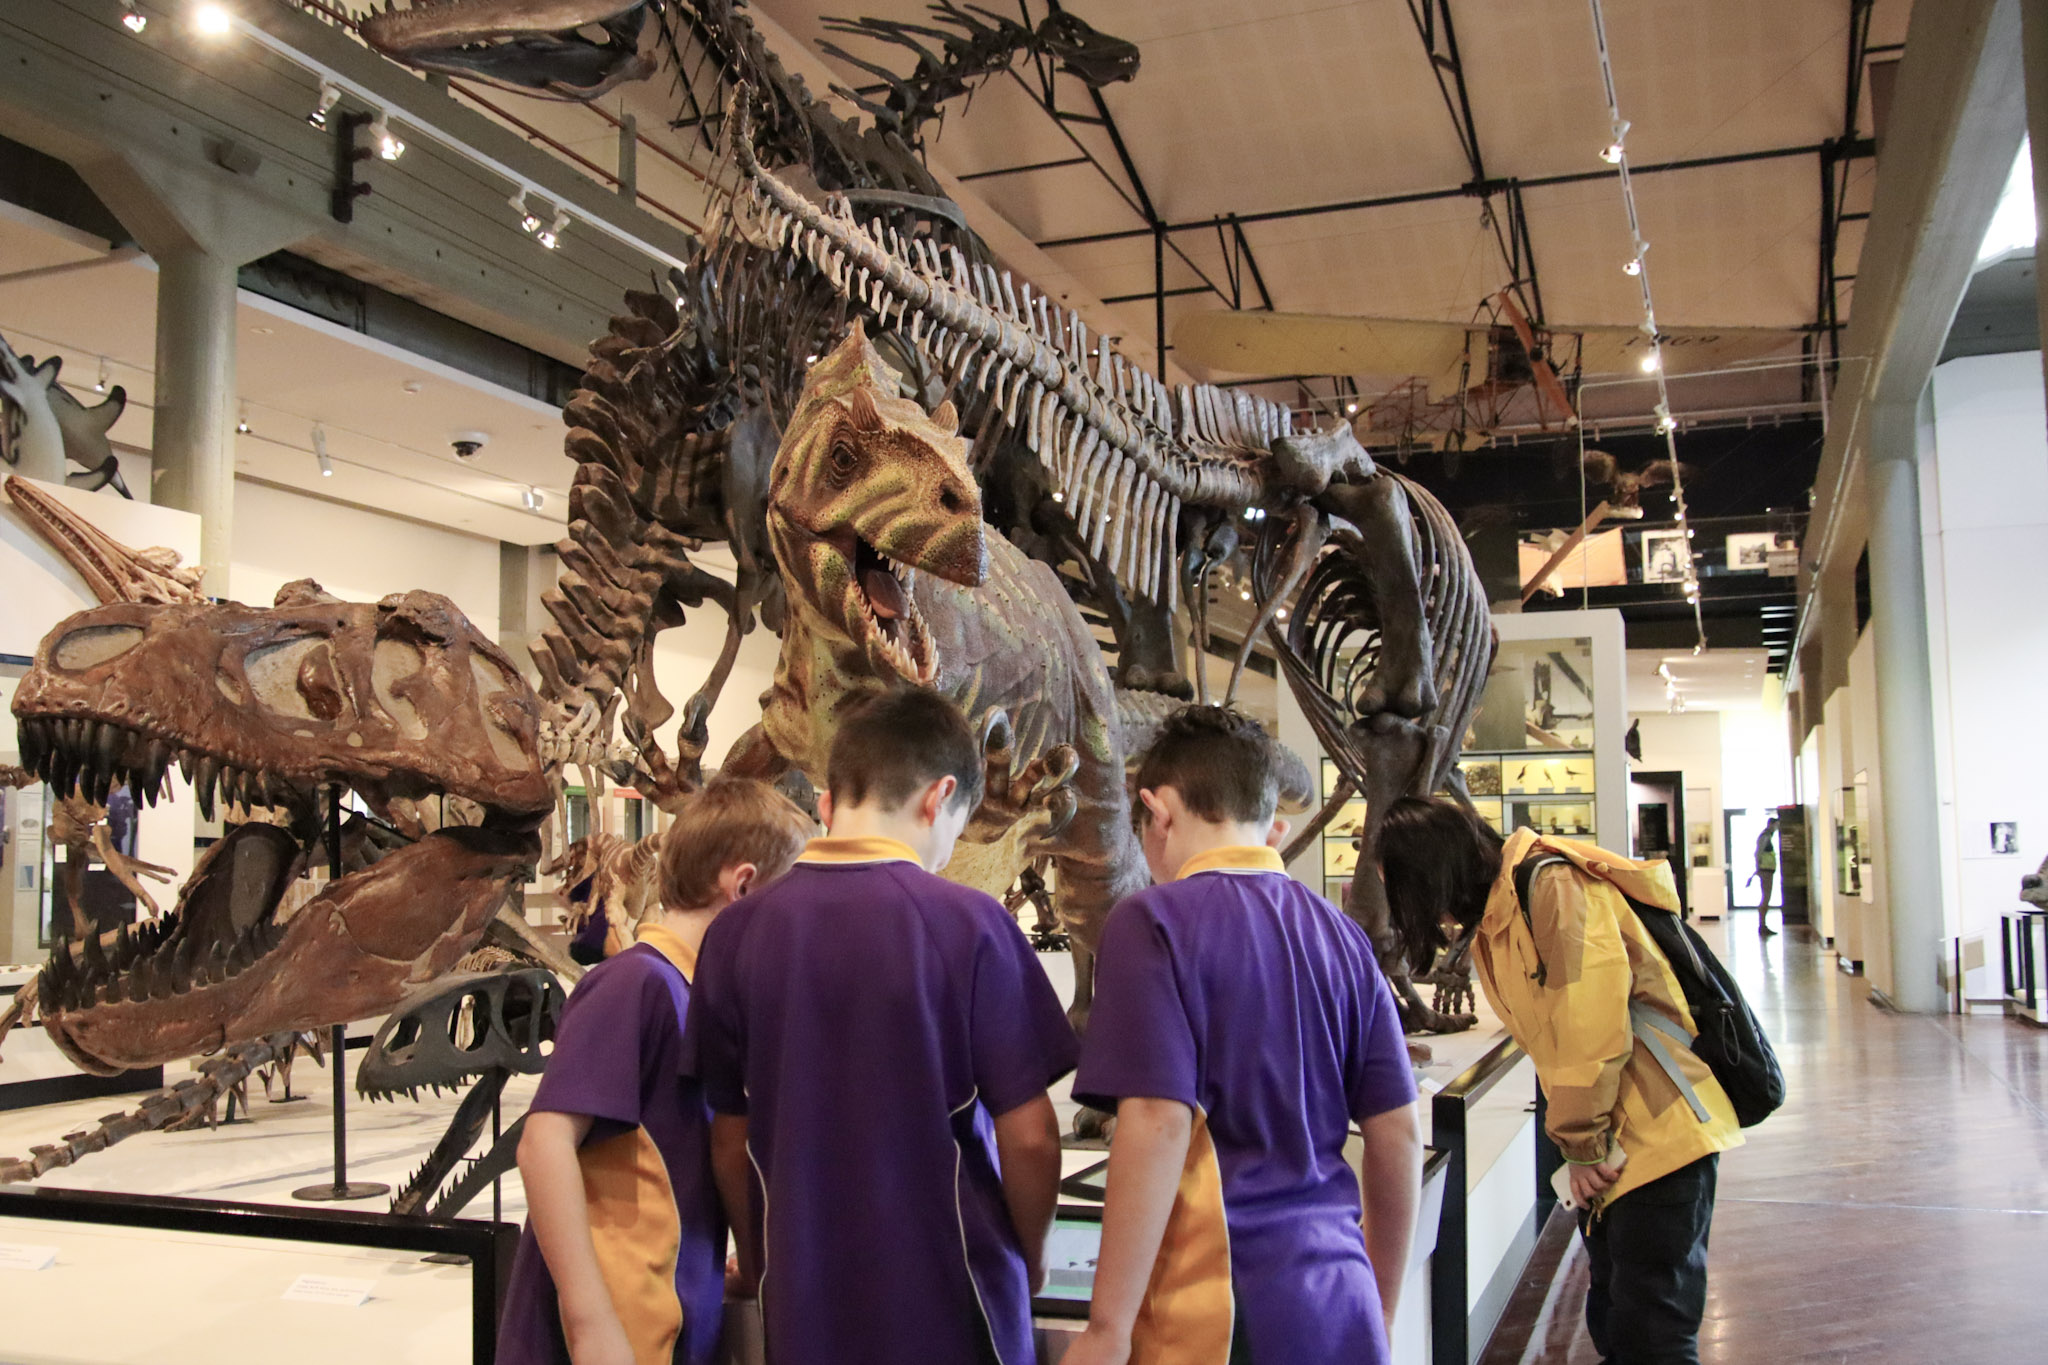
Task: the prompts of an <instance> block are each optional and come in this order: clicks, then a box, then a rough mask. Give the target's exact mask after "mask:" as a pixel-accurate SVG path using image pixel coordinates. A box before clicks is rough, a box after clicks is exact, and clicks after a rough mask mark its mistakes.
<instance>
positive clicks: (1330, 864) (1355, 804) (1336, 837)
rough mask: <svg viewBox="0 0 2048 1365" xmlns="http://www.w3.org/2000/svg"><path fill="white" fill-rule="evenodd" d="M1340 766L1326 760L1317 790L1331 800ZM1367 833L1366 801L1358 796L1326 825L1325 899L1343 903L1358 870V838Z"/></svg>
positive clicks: (1324, 840) (1347, 803)
mask: <svg viewBox="0 0 2048 1365" xmlns="http://www.w3.org/2000/svg"><path fill="white" fill-rule="evenodd" d="M1337 779H1338V772H1337V765H1336V764H1335V763H1332V762H1331V761H1330V760H1329V759H1327V758H1326V759H1324V760H1323V771H1322V782H1321V785H1320V786H1319V788H1318V791H1319V792H1320V793H1321V796H1322V799H1323V800H1325V801H1328V800H1329V799H1330V797H1331V795H1332V794H1333V793H1334V792H1335V791H1336V790H1337ZM1364 832H1365V800H1364V798H1362V797H1355V798H1353V799H1352V800H1349V801H1346V802H1345V803H1344V806H1343V809H1341V810H1339V811H1338V812H1337V816H1336V818H1335V819H1333V820H1331V821H1330V823H1329V824H1327V825H1325V826H1323V840H1322V844H1323V899H1325V900H1327V901H1329V902H1330V904H1332V905H1339V906H1341V905H1342V904H1344V896H1345V893H1346V892H1348V891H1349V890H1350V889H1351V878H1352V877H1353V876H1354V875H1356V873H1357V871H1358V836H1359V835H1360V834H1362V833H1364Z"/></svg>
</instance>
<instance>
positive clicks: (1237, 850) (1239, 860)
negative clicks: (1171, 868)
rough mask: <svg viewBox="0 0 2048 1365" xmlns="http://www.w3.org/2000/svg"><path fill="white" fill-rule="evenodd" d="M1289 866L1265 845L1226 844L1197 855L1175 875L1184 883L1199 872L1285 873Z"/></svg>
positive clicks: (1176, 879) (1177, 879) (1183, 864)
mask: <svg viewBox="0 0 2048 1365" xmlns="http://www.w3.org/2000/svg"><path fill="white" fill-rule="evenodd" d="M1286 870H1287V864H1285V863H1283V862H1281V861H1280V855H1279V854H1278V853H1277V852H1275V851H1274V850H1273V849H1270V848H1268V847H1266V846H1265V845H1264V844H1226V845H1224V846H1223V847H1222V848H1212V849H1210V850H1209V851H1208V852H1206V853H1197V854H1196V855H1195V856H1194V857H1192V858H1190V859H1188V860H1187V861H1186V862H1184V863H1182V864H1181V865H1180V871H1178V872H1176V873H1174V875H1173V879H1174V880H1175V881H1183V880H1185V879H1186V878H1189V877H1192V876H1194V875H1195V874H1196V873H1197V872H1285V871H1286Z"/></svg>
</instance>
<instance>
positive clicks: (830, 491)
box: [768, 323, 988, 684]
mask: <svg viewBox="0 0 2048 1365" xmlns="http://www.w3.org/2000/svg"><path fill="white" fill-rule="evenodd" d="M898 383H899V381H898V379H897V375H896V372H895V371H894V370H892V369H890V368H889V366H888V364H887V363H885V362H884V361H883V360H882V358H881V356H880V355H879V354H878V353H877V352H876V351H875V348H874V347H873V346H872V345H870V344H869V342H868V339H867V335H866V333H865V332H864V331H863V330H862V329H861V327H860V325H859V324H857V323H856V324H855V326H854V328H853V330H852V332H851V334H850V335H848V337H847V338H846V340H845V341H843V342H841V343H840V345H839V346H838V348H837V349H835V350H834V351H833V352H832V353H831V354H830V355H828V356H826V357H825V358H824V359H822V360H820V361H819V362H818V363H817V364H816V365H814V366H813V367H812V368H811V372H810V377H809V379H808V380H807V381H806V382H805V384H804V391H803V396H802V397H801V398H800V399H799V400H798V402H797V408H796V412H795V413H794V415H793V416H792V417H791V418H790V422H789V429H788V430H787V431H785V432H784V433H783V438H782V447H781V449H780V450H779V451H777V453H776V457H775V466H774V470H773V472H772V473H771V474H770V476H769V492H768V539H769V543H770V544H771V545H773V546H774V547H775V555H776V558H777V559H778V560H780V561H781V563H782V566H783V569H784V572H785V573H787V574H789V575H791V576H793V577H795V578H796V579H798V580H800V581H802V582H804V583H805V584H806V585H807V595H808V597H809V599H810V600H809V601H808V602H804V603H795V604H792V605H793V608H794V609H795V610H800V611H806V612H810V613H813V614H815V615H816V617H817V618H818V619H817V620H815V621H814V622H812V623H811V624H812V629H813V634H815V635H817V636H819V637H820V638H821V640H823V641H824V642H825V643H826V645H827V647H829V648H835V649H839V650H848V651H851V652H854V653H856V654H858V655H859V656H860V657H861V658H862V659H863V660H864V662H865V665H866V671H868V672H870V673H872V674H873V675H874V676H877V677H882V678H891V677H901V678H903V679H905V680H906V681H909V682H913V683H924V684H929V683H931V682H932V681H933V679H934V678H935V677H936V676H937V673H938V659H937V657H936V655H935V654H934V652H933V649H932V641H931V634H930V631H929V630H928V628H927V627H926V624H925V621H924V618H923V617H922V616H921V615H920V614H919V612H918V609H917V604H916V603H915V602H914V601H913V600H912V589H913V587H914V585H915V581H916V575H918V574H920V573H928V574H931V575H933V576H935V577H937V578H942V579H945V580H946V581H948V582H951V583H957V584H959V585H961V586H962V587H969V588H971V587H977V586H979V585H980V583H981V581H982V576H983V574H985V573H986V572H987V568H988V542H987V530H986V527H985V526H984V525H983V523H982V519H981V490H980V487H979V486H978V485H977V484H976V483H975V481H974V474H973V472H972V471H971V470H969V469H968V467H967V442H966V441H964V440H962V439H961V438H960V436H959V435H958V433H957V432H956V430H955V420H956V419H955V418H954V416H953V408H952V405H951V404H950V403H942V404H940V406H939V410H938V411H937V412H935V413H931V414H927V413H926V412H925V410H924V408H923V407H922V406H921V405H919V404H918V403H916V402H913V401H911V400H910V399H906V398H900V397H898V396H897V393H898Z"/></svg>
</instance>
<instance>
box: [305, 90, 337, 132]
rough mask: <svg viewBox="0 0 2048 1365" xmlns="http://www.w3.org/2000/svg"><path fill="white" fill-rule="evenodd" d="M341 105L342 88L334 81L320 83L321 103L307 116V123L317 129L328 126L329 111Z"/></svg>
mask: <svg viewBox="0 0 2048 1365" xmlns="http://www.w3.org/2000/svg"><path fill="white" fill-rule="evenodd" d="M339 103H341V87H340V86H338V85H336V84H335V83H334V82H333V81H322V82H320V102H319V103H317V104H315V105H314V106H313V112H311V113H310V114H307V115H306V122H308V123H310V124H312V125H313V126H314V127H315V128H325V127H326V126H327V111H328V110H330V109H332V108H334V106H335V105H337V104H339Z"/></svg>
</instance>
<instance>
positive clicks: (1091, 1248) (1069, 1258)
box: [1038, 1216, 1102, 1304]
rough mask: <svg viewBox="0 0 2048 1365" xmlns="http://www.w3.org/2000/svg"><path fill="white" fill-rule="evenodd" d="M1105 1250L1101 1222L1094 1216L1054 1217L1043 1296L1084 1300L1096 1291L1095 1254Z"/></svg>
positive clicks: (1040, 1294)
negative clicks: (1085, 1217)
mask: <svg viewBox="0 0 2048 1365" xmlns="http://www.w3.org/2000/svg"><path fill="white" fill-rule="evenodd" d="M1101 1251H1102V1224H1101V1223H1100V1222H1099V1221H1097V1220H1095V1219H1092V1218H1087V1219H1084V1218H1068V1217H1065V1216H1061V1217H1059V1218H1055V1219H1054V1220H1053V1225H1052V1235H1051V1236H1050V1237H1048V1238H1047V1239H1046V1243H1045V1288H1043V1289H1041V1290H1039V1291H1038V1297H1039V1298H1041V1299H1058V1300H1061V1301H1063V1302H1067V1303H1079V1304H1085V1303H1087V1302H1088V1300H1089V1298H1090V1296H1091V1295H1093V1294H1094V1292H1095V1258H1096V1257H1097V1256H1098V1255H1100V1254H1101Z"/></svg>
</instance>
